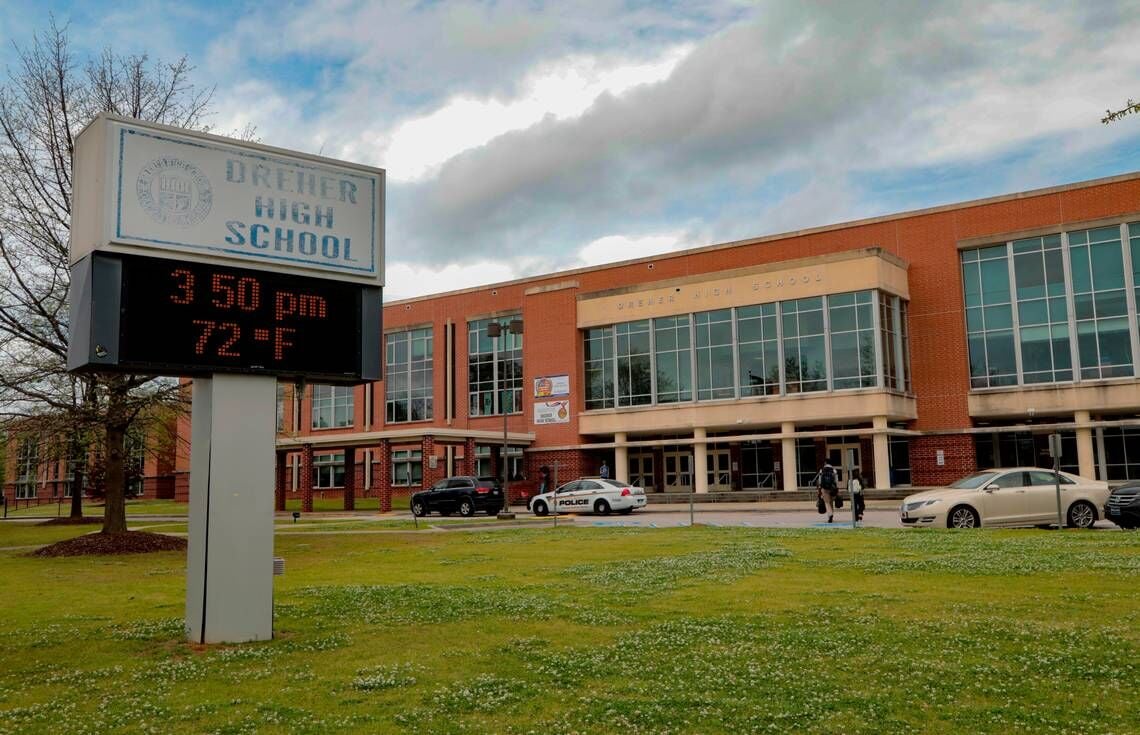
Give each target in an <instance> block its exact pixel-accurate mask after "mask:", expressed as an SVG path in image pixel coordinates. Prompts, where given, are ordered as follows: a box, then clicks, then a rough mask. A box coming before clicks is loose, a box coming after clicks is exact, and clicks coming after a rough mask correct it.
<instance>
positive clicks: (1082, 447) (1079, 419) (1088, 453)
mask: <svg viewBox="0 0 1140 735" xmlns="http://www.w3.org/2000/svg"><path fill="white" fill-rule="evenodd" d="M1090 420H1091V417H1090V416H1089V412H1088V411H1077V412H1076V413H1074V414H1073V421H1074V422H1076V424H1077V465H1078V470H1077V471H1078V473H1079V474H1080V476H1081V477H1087V478H1088V479H1090V480H1095V479H1096V466H1095V464H1094V463H1093V430H1092V429H1091V428H1090V427H1089V426H1088V423H1089V421H1090ZM1082 426H1083V427H1084V428H1081V427H1082ZM1100 479H1102V480H1103V479H1104V478H1103V477H1102V478H1100Z"/></svg>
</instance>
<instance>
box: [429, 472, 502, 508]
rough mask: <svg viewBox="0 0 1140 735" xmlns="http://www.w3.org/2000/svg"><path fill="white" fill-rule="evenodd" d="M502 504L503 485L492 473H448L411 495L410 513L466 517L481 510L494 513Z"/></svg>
mask: <svg viewBox="0 0 1140 735" xmlns="http://www.w3.org/2000/svg"><path fill="white" fill-rule="evenodd" d="M502 508H503V485H502V483H500V482H499V480H498V478H495V477H470V476H460V477H449V478H447V479H446V480H440V481H439V482H437V483H436V484H434V485H432V486H431V487H430V488H429V489H427V490H421V491H420V492H418V493H416V494H415V495H413V496H412V514H413V515H417V516H426V515H427V514H428V513H431V512H432V511H436V512H437V513H439V514H440V515H444V516H449V515H451V514H452V513H458V514H459V515H461V516H464V517H467V516H473V515H475V512H476V511H480V510H482V511H486V513H487V515H493V514H495V513H498V512H499V511H500V510H502Z"/></svg>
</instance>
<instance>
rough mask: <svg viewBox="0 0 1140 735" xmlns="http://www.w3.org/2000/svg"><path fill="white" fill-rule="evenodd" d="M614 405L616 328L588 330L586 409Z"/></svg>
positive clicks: (611, 406)
mask: <svg viewBox="0 0 1140 735" xmlns="http://www.w3.org/2000/svg"><path fill="white" fill-rule="evenodd" d="M613 407H614V330H613V327H595V328H594V329H587V330H586V409H587V410H589V409H593V408H613Z"/></svg>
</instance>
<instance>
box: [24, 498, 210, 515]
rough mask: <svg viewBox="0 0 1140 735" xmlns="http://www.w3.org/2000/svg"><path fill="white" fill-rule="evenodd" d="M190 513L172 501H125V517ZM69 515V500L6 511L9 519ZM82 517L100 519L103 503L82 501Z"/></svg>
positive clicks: (184, 507) (184, 505) (187, 506)
mask: <svg viewBox="0 0 1140 735" xmlns="http://www.w3.org/2000/svg"><path fill="white" fill-rule="evenodd" d="M189 512H190V506H189V505H188V504H187V503H177V502H175V501H173V500H128V501H127V515H128V516H133V515H163V516H178V515H182V516H184V515H186V514H188V513H189ZM69 515H71V500H70V499H68V500H66V501H65V502H63V503H43V504H40V505H32V506H29V507H25V506H23V505H20V506H19V507H17V506H16V505H13V506H12V507H10V508H9V509H8V517H9V518H52V517H55V516H64V517H67V516H69ZM83 515H85V516H88V517H95V518H102V517H103V501H101V500H89V499H85V500H84V501H83Z"/></svg>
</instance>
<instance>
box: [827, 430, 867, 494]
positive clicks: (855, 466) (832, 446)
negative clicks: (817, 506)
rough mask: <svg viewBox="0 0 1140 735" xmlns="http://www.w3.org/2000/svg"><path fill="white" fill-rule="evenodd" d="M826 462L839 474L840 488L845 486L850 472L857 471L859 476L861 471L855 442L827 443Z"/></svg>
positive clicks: (857, 443) (857, 447) (857, 445)
mask: <svg viewBox="0 0 1140 735" xmlns="http://www.w3.org/2000/svg"><path fill="white" fill-rule="evenodd" d="M827 461H828V462H830V463H831V466H832V467H834V468H835V469H836V471H837V472H838V473H839V486H840V487H844V486H846V484H847V480H848V478H849V477H851V470H859V472H860V474H861V473H862V471H863V470H862V467H861V461H860V454H859V442H857V441H843V442H829V443H828V445H827Z"/></svg>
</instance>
